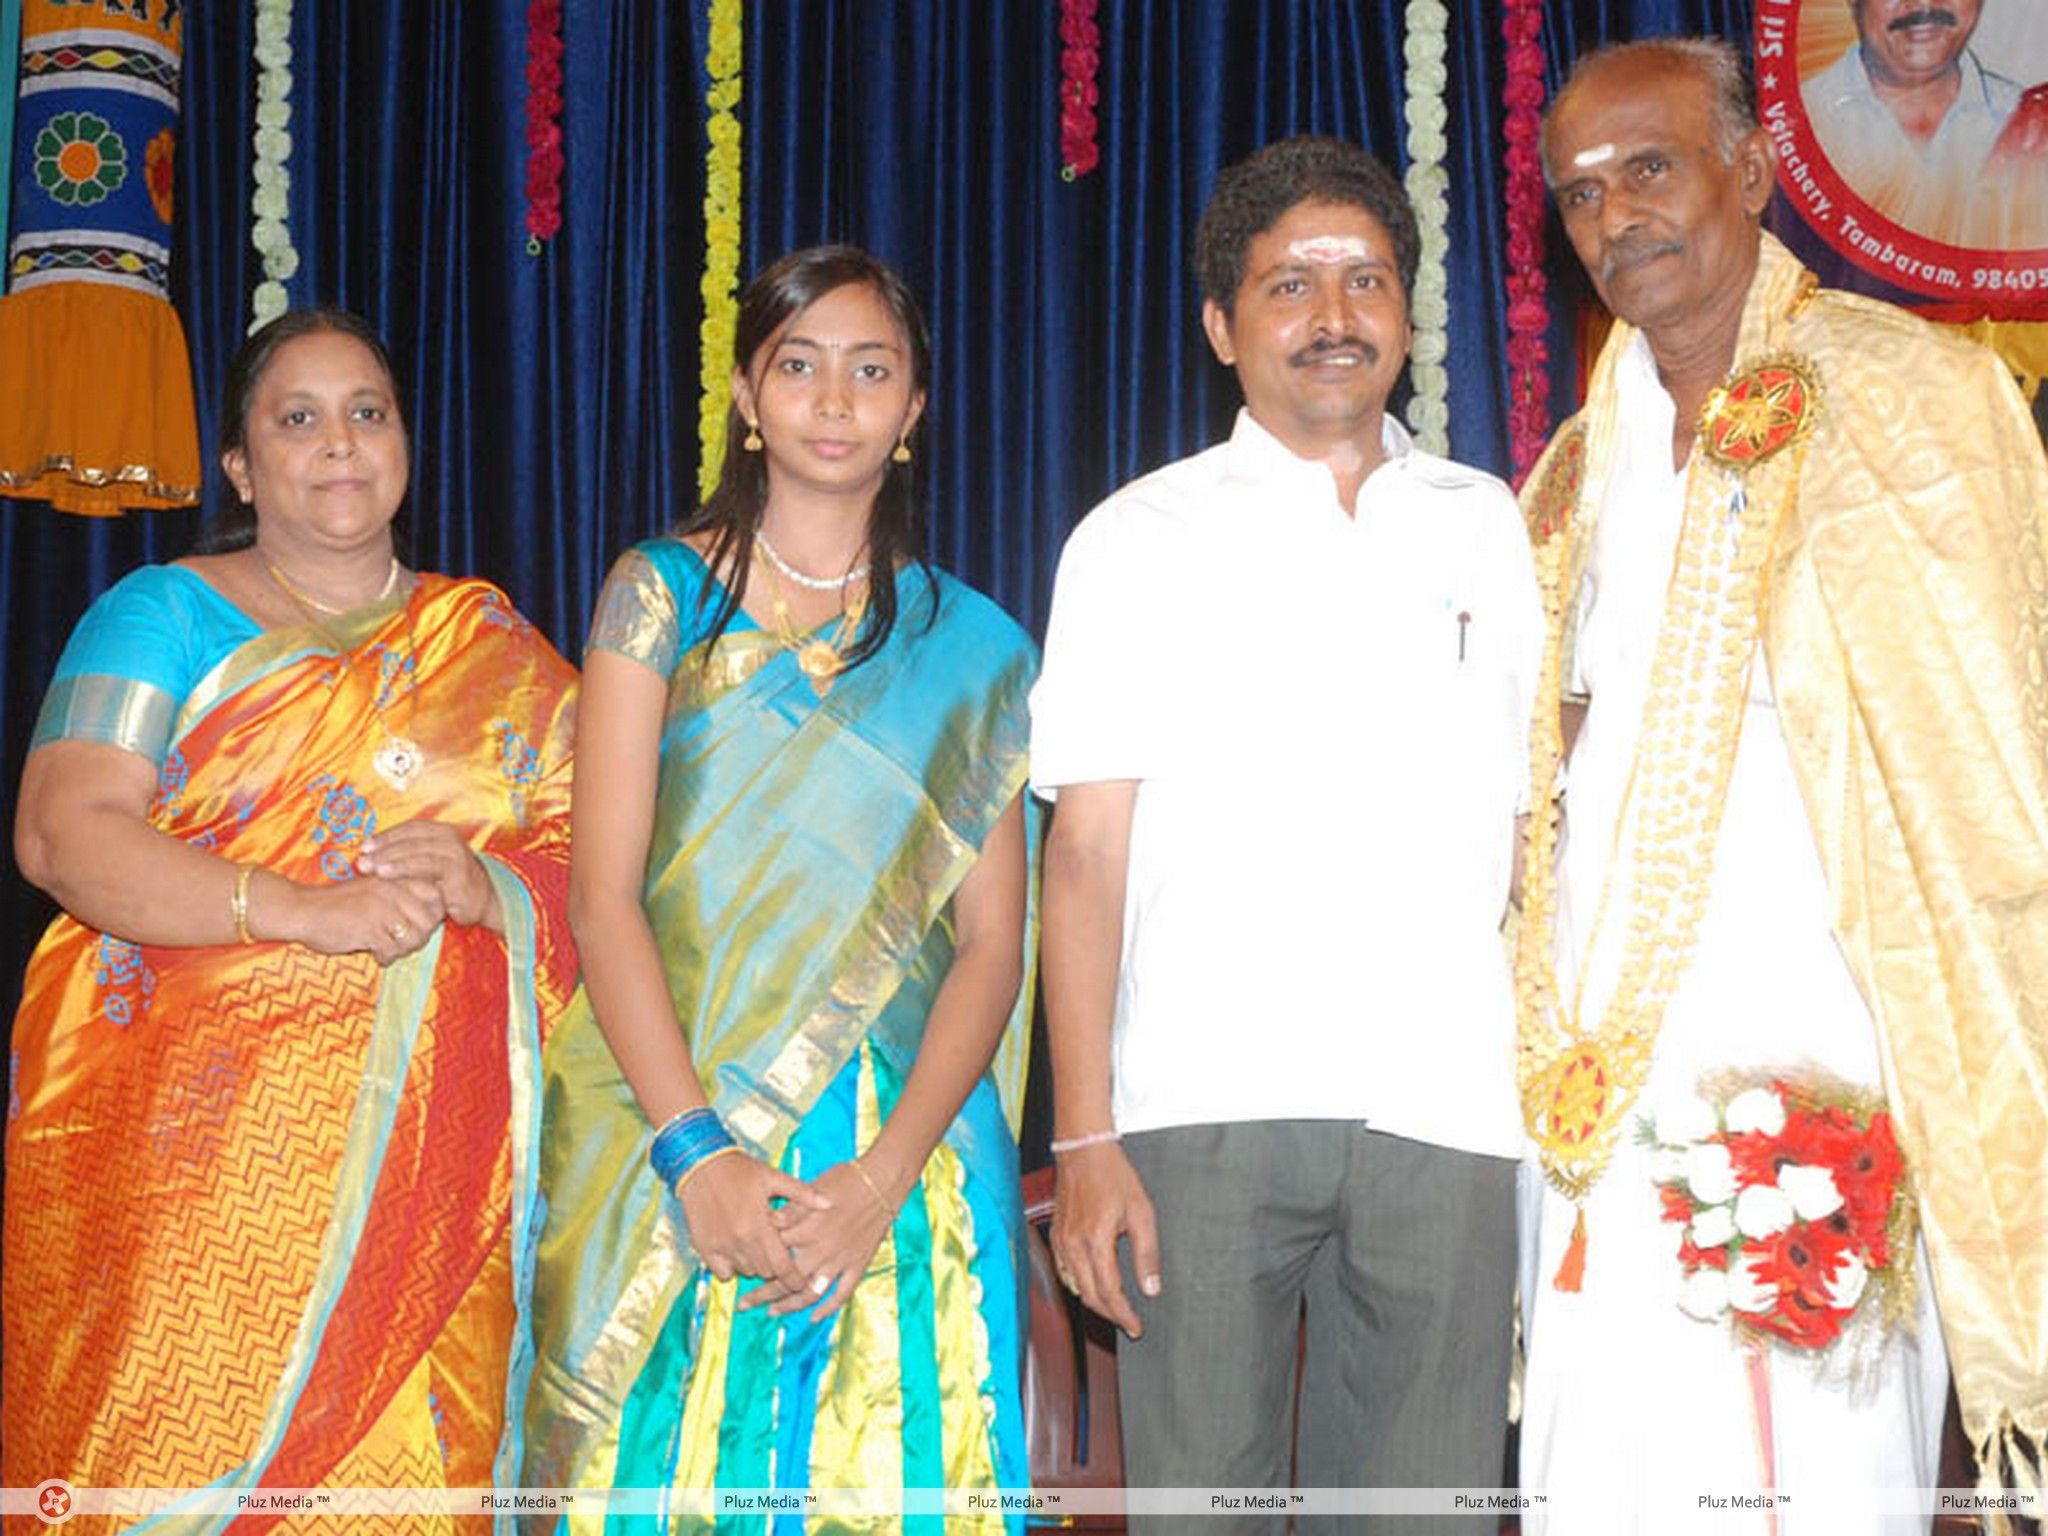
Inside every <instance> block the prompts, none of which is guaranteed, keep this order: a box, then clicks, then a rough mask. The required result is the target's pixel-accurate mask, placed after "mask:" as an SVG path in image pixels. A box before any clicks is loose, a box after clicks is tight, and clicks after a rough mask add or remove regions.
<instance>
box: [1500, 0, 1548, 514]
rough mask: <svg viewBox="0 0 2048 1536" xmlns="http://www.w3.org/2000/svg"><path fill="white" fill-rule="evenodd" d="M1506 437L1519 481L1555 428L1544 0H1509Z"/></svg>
mask: <svg viewBox="0 0 2048 1536" xmlns="http://www.w3.org/2000/svg"><path fill="white" fill-rule="evenodd" d="M1501 32H1502V35H1503V36H1504V37H1505V38H1506V40H1507V47H1508V57H1507V86H1506V88H1505V90H1504V91H1503V92H1502V101H1503V105H1504V106H1505V107H1506V109H1507V116H1506V126H1505V129H1504V135H1503V136H1504V137H1505V138H1506V140H1507V154H1506V161H1507V226H1508V280H1507V288H1508V379H1509V387H1508V399H1509V405H1508V442H1509V451H1510V453H1511V455H1512V457H1513V461H1514V468H1515V478H1516V480H1517V481H1518V482H1519V481H1520V479H1521V477H1522V476H1523V475H1525V474H1527V473H1528V471H1529V466H1530V465H1532V464H1534V463H1535V462H1536V457H1537V455H1538V454H1540V453H1541V452H1542V451H1543V442H1544V439H1545V438H1547V437H1548V436H1549V435H1550V374H1549V372H1548V364H1549V361H1550V348H1549V345H1548V343H1547V342H1546V341H1545V339H1544V338H1545V336H1546V335H1547V333H1548V332H1549V329H1550V306H1549V304H1548V302H1547V299H1546V294H1547V287H1548V285H1547V283H1546V280H1545V278H1544V276H1543V198H1544V187H1543V162H1542V158H1541V156H1540V155H1539V153H1538V151H1537V147H1536V146H1537V137H1538V134H1539V132H1540V130H1541V127H1542V116H1543V47H1542V37H1543V0H1506V6H1505V9H1504V13H1503V16H1502V20H1501Z"/></svg>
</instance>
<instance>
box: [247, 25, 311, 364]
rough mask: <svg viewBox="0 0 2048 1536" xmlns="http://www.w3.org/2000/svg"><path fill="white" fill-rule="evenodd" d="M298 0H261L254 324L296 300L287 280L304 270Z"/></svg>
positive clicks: (254, 200) (254, 198)
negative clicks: (297, 237) (298, 217)
mask: <svg viewBox="0 0 2048 1536" xmlns="http://www.w3.org/2000/svg"><path fill="white" fill-rule="evenodd" d="M291 121H292V0H256V143H255V150H256V169H255V183H256V190H255V193H254V195H253V196H252V197H251V198H250V200H249V211H250V213H251V214H252V215H253V216H254V217H253V220H252V222H251V225H250V232H249V240H250V243H251V244H252V245H254V246H255V247H256V250H257V253H258V254H259V255H260V256H262V258H263V281H262V282H260V283H258V284H257V285H256V296H255V298H254V300H253V301H252V302H251V304H250V306H249V310H250V314H249V329H250V330H252V331H253V330H255V329H256V328H257V327H258V326H260V325H262V324H264V322H266V321H269V320H274V319H276V318H277V317H278V316H279V315H281V314H283V313H284V312H285V310H286V308H287V307H288V306H289V304H290V302H291V301H290V299H289V297H288V296H287V295H286V293H285V289H284V285H285V283H286V281H287V280H288V279H289V278H290V277H291V275H292V274H293V273H294V272H296V271H298V270H299V253H298V251H297V250H295V249H294V248H293V246H292V232H291V227H290V226H289V225H288V224H287V223H286V222H285V220H286V219H287V218H288V217H289V216H290V212H291V189H292V173H291V169H290V165H289V162H290V160H291V157H292V136H291Z"/></svg>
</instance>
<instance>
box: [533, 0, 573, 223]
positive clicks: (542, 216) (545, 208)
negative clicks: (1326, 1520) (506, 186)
mask: <svg viewBox="0 0 2048 1536" xmlns="http://www.w3.org/2000/svg"><path fill="white" fill-rule="evenodd" d="M562 51H563V50H562V0H533V3H532V4H531V5H529V6H527V8H526V234H527V240H526V249H527V252H528V254H530V255H534V256H538V255H539V254H540V243H541V241H543V240H549V239H552V238H553V237H554V235H555V234H556V232H557V231H558V230H560V229H561V227H562V171H563V169H564V168H565V167H566V165H567V161H566V159H565V158H564V156H563V154H562V124H561V115H562Z"/></svg>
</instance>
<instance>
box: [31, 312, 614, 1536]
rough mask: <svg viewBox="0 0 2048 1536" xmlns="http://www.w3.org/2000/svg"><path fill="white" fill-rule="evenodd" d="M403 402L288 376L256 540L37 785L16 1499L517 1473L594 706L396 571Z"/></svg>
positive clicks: (415, 1521)
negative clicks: (575, 783)
mask: <svg viewBox="0 0 2048 1536" xmlns="http://www.w3.org/2000/svg"><path fill="white" fill-rule="evenodd" d="M394 396H395V391H394V389H393V385H392V382H391V373H390V369H389V366H388V363H387V362H386V360H385V358H384V356H383V353H382V349H381V347H379V346H378V345H377V343H376V338H375V337H374V335H372V334H370V333H369V332H368V331H367V330H366V329H364V328H363V327H362V325H361V322H359V321H355V320H354V319H353V317H349V316H346V315H339V314H336V313H334V312H324V311H303V312H294V313H293V314H291V315H287V316H285V317H282V318H281V319H279V320H278V321H275V322H273V323H272V325H271V326H270V327H267V328H266V329H265V330H264V331H260V332H258V333H257V335H256V336H254V337H252V338H251V340H250V343H249V345H248V346H247V347H245V348H244V356H243V358H242V359H238V364H237V369H236V370H235V371H234V372H231V374H230V399H229V409H228V410H227V412H225V413H224V416H225V419H226V420H227V421H228V422H229V424H230V426H229V435H230V446H229V448H228V449H227V451H226V452H225V453H224V455H223V463H224V466H225V467H226V469H227V471H228V474H229V478H230V479H231V480H232V481H234V483H235V485H236V488H237V490H238V491H240V492H241V493H242V495H243V497H244V500H245V501H247V502H250V503H252V504H253V507H254V520H253V521H254V529H253V538H251V539H250V540H249V542H247V543H246V544H245V545H243V546H242V547H239V548H232V549H230V550H229V552H227V553H221V554H215V555H210V556H202V557H198V558H195V559H193V560H189V561H183V562H179V563H178V564H176V565H171V566H164V567H152V568H147V569H144V570H141V571H138V572H136V573H134V574H133V575H131V576H130V577H128V578H127V579H125V580H124V581H122V582H120V583H119V584H117V585H116V586H115V587H114V588H113V589H112V590H111V591H109V592H108V593H107V594H106V596H104V597H103V598H101V599H100V601H99V602H98V603H97V604H95V605H94V607H93V609H92V610H91V611H90V612H89V613H88V614H87V616H86V618H85V619H84V620H83V621H82V622H81V624H80V626H79V628H78V630H77V631H76V632H75V633H74V635H73V637H72V640H71V643H70V645H69V647H68V648H67V650H66V653H65V656H64V659H63V660H62V661H61V662H60V664H59V668H58V674H57V678H56V681H55V682H54V683H53V685H52V687H51V690H50V693H49V695H48V697H47V699H46V701H45V703H44V707H43V712H42V716H41V718H40V721H39V724H38V727H37V732H36V737H35V743H34V745H33V747H32V749H31V755H30V758H29V766H28V769H27V771H26V773H25V774H24V779H23V789H22V798H21V804H20V814H19V818H18V821H17V826H16V845H17V850H18V852H19V854H20V862H21V864H22V868H23V871H24V873H25V874H27V875H28V876H29V878H30V879H32V880H34V881H35V882H36V883H37V884H38V885H41V886H42V887H44V888H45V889H46V890H48V891H49V892H50V893H51V894H52V895H53V896H55V897H56V898H57V899H58V901H59V902H60V904H61V905H62V906H63V907H64V908H65V911H64V913H63V915H61V916H59V917H58V918H57V920H56V921H55V922H54V923H53V924H52V925H51V927H50V929H49V931H48V932H47V933H46V934H45V936H44V938H43V941H42V943H41V945H40V946H39V947H38V949H37V950H36V952H35V955H34V957H33V959H32V960H31V961H30V965H29V972H28V978H27V983H26V987H25V995H24V1000H23V1003H22V1008H21V1012H20V1014H19V1016H18V1017H17V1019H16V1021H15V1029H14V1048H15V1059H14V1073H13V1084H12V1092H11V1094H10V1101H9V1106H8V1125H7V1162H6V1167H7V1184H6V1213H5V1233H4V1242H5V1247H6V1253H7V1266H6V1271H5V1278H4V1310H5V1326H6V1353H5V1363H4V1378H0V1393H4V1404H0V1406H4V1414H5V1419H6V1424H7V1434H6V1444H5V1448H4V1453H0V1455H4V1466H0V1472H4V1478H5V1481H6V1483H7V1484H9V1485H12V1486H17V1487H20V1486H30V1487H33V1486H34V1485H36V1484H38V1483H40V1482H41V1481H43V1480H44V1479H47V1478H53V1477H61V1478H64V1479H66V1480H68V1481H69V1482H70V1483H72V1484H73V1485H74V1486H75V1487H78V1488H80V1489H86V1488H98V1489H107V1488H129V1489H134V1488H154V1489H180V1490H204V1492H203V1493H201V1494H199V1495H196V1496H187V1497H185V1498H183V1499H181V1500H180V1501H179V1502H177V1503H175V1504H173V1505H172V1506H171V1508H170V1509H169V1510H167V1511H164V1512H162V1513H159V1514H157V1515H154V1516H151V1517H150V1518H148V1519H145V1520H144V1521H143V1522H142V1525H143V1526H144V1527H151V1526H154V1527H157V1528H164V1529H179V1530H188V1529H208V1530H211V1529H218V1528H220V1527H221V1526H223V1525H225V1524H227V1523H228V1522H229V1521H230V1519H233V1518H235V1517H234V1515H233V1513H232V1509H233V1500H232V1496H233V1495H234V1494H236V1493H239V1492H241V1491H244V1490H253V1489H256V1488H259V1487H271V1488H280V1487H283V1488H312V1487H318V1486H320V1485H323V1484H325V1485H328V1486H331V1487H352V1488H367V1487H380V1488H381V1487H396V1488H427V1489H432V1488H476V1487H482V1486H489V1485H490V1484H491V1483H492V1482H493V1481H494V1477H495V1476H498V1475H502V1476H503V1477H504V1479H505V1480H507V1481H512V1480H516V1476H517V1469H518V1466H519V1456H520V1447H519V1444H518V1436H519V1427H520V1424H521V1413H520V1399H521V1394H522V1392H523V1386H524V1379H525V1374H526V1367H527V1360H528V1359H529V1358H530V1350H529V1347H528V1345H527V1342H526V1341H527V1338H528V1333H527V1326H526V1320H525V1311H524V1299H523V1298H524V1294H525V1290H526V1274H527V1270H528V1268H529V1266H530V1262H531V1261H530V1234H531V1230H532V1224H533V1221H534V1217H535V1209H534V1204H535V1202H534V1189H535V1182H534V1140H535V1133H536V1131H537V1128H538V1118H539V1104H538V1101H537V1098H536V1094H535V1083H536V1075H537V1063H538V1053H539V1047H540V1041H541V1036H542V1032H543V1029H544V1027H545V1025H546V1023H547V1021H548V1020H549V1019H551V1018H552V1017H553V1015H554V1014H555V1013H556V1012H557V1011H558V1009H559V1007H560V1006H561V1004H562V1003H563V1002H564V1000H565V998H566V995H567V993H568V992H569V990H570V989H571V988H572V987H573V984H574V979H575V955H574V950H573V946H572V945H571V943H570V941H569V938H568V929H567V921H566V915H565V911H564V902H565V897H566V880H567V856H568V819H567V805H566V791H567V785H568V778H569V767H570V729H571V722H572V712H573V699H574V674H573V672H572V671H571V669H570V668H569V667H568V665H567V664H566V663H565V662H564V661H563V660H562V659H561V657H560V656H559V655H558V654H557V653H556V652H555V651H554V649H553V648H552V647H551V646H550V645H549V644H548V643H547V641H546V640H544V639H543V638H541V637H540V636H539V635H538V634H537V633H536V632H535V631H534V630H533V628H532V627H531V626H530V625H529V624H527V622H526V621H525V620H524V619H522V618H521V617H520V616H519V615H518V614H517V613H516V612H514V611H513V609H512V607H511V605H510V604H509V603H508V602H507V601H506V600H505V598H504V596H503V595H502V594H501V593H500V592H499V591H498V590H497V589H496V588H494V587H492V586H490V585H488V584H487V583H484V582H481V581H456V580H450V579H449V578H446V577H442V576H437V575H431V574H414V573H411V572H409V571H407V570H405V568H404V567H403V566H402V565H401V564H400V563H399V561H398V558H397V556H396V554H395V553H394V552H393V546H392V535H391V519H392V516H393V514H394V513H395V512H396V510H397V505H398V499H399V497H400V496H401V495H402V494H403V490H404V484H405V472H406V459H405V439H404V431H403V427H402V425H401V424H400V423H399V418H398V414H397V404H396V400H395V397H394ZM78 1509H79V1513H80V1516H81V1519H82V1521H83V1523H85V1524H86V1525H87V1526H88V1528H90V1527H93V1526H99V1527H100V1528H108V1527H111V1526H116V1525H122V1524H126V1523H128V1519H127V1515H125V1514H121V1513H113V1514H108V1515H107V1516H105V1517H104V1518H94V1517H93V1505H92V1503H91V1502H90V1500H89V1497H88V1495H86V1494H84V1493H81V1494H80V1495H79V1500H78ZM223 1509H227V1510H228V1511H229V1512H227V1513H222V1512H220V1511H221V1510H223ZM187 1517H189V1519H188V1518H187ZM337 1519H338V1520H340V1523H342V1524H348V1523H350V1522H348V1521H347V1520H346V1519H345V1518H342V1517H341V1516H340V1515H339V1514H338V1515H337ZM74 1523H76V1522H74ZM246 1523H253V1521H248V1522H246ZM450 1523H451V1522H449V1521H448V1519H447V1517H446V1516H445V1515H436V1514H433V1513H431V1512H428V1511H426V1510H425V1507H424V1505H421V1506H417V1507H415V1509H414V1516H413V1518H412V1519H411V1520H409V1521H408V1522H407V1524H408V1525H410V1526H411V1527H412V1528H415V1529H427V1528H432V1527H434V1526H436V1525H448V1524H450ZM238 1528H239V1525H238Z"/></svg>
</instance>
